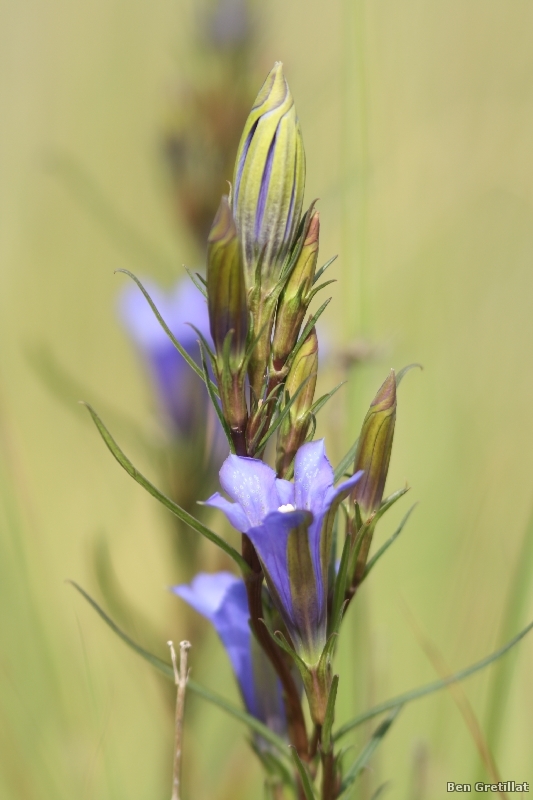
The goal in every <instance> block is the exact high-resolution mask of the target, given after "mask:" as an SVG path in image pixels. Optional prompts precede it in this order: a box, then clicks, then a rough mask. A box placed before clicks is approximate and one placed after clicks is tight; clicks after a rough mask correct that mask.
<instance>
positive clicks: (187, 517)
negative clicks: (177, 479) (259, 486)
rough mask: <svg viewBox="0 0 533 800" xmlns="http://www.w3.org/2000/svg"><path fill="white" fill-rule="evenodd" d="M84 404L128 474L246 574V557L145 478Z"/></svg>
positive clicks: (95, 415) (95, 414) (91, 410)
mask: <svg viewBox="0 0 533 800" xmlns="http://www.w3.org/2000/svg"><path fill="white" fill-rule="evenodd" d="M84 405H85V406H86V408H87V410H88V411H89V413H90V415H91V417H92V418H93V421H94V424H95V425H96V427H97V428H98V430H99V432H100V436H101V437H102V439H103V440H104V442H105V443H106V445H107V447H108V449H109V450H110V452H111V453H112V454H113V455H114V457H115V458H116V460H117V461H118V463H119V464H120V466H121V467H123V468H124V469H125V470H126V472H127V473H128V475H131V477H132V478H133V479H134V480H136V481H137V483H139V484H140V485H141V486H142V487H143V488H144V489H146V491H147V492H148V493H149V494H151V495H152V497H155V498H156V500H159V502H160V503H162V505H164V506H165V507H166V508H168V509H169V511H172V513H173V514H174V515H175V516H176V517H178V519H180V520H181V521H182V522H185V524H186V525H189V527H190V528H192V529H193V530H195V531H197V532H198V533H201V534H202V536H205V538H206V539H209V541H210V542H213V543H214V544H216V545H217V547H220V549H221V550H223V551H224V552H225V553H227V555H228V556H230V558H232V559H233V560H234V561H235V563H236V564H237V565H238V567H239V569H241V570H242V572H243V574H246V573H247V572H248V569H249V567H248V565H247V563H246V561H245V560H244V558H243V557H242V556H241V554H240V553H238V552H237V550H235V548H234V547H232V546H231V545H230V544H228V543H227V542H225V541H224V539H222V538H221V537H220V536H218V534H216V533H215V532H214V531H212V530H210V528H207V527H206V526H205V525H203V524H202V523H201V522H200V521H199V520H197V519H196V518H195V517H193V516H192V514H189V512H188V511H185V509H184V508H182V507H181V506H179V505H178V504H177V503H175V502H174V501H173V500H171V499H170V498H169V497H167V496H166V495H164V494H163V493H162V492H160V491H159V489H156V487H155V486H154V485H153V484H152V483H150V481H149V480H148V479H147V478H145V477H144V475H142V474H141V473H140V472H139V471H138V470H137V469H136V468H135V467H134V466H133V464H132V463H131V461H130V460H129V459H128V458H127V456H126V455H125V454H124V453H123V452H122V450H121V449H120V447H119V446H118V444H117V443H116V442H115V440H114V439H113V437H112V436H111V434H110V433H109V431H108V430H107V428H106V427H105V425H104V423H103V422H102V420H101V419H100V417H99V416H98V414H97V413H96V411H95V410H94V409H93V408H92V407H91V406H90V405H89V404H88V403H84Z"/></svg>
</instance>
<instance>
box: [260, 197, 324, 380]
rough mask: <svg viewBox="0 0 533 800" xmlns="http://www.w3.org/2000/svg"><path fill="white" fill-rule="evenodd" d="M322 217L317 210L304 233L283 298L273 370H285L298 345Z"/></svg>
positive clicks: (277, 326) (276, 334) (307, 303)
mask: <svg viewBox="0 0 533 800" xmlns="http://www.w3.org/2000/svg"><path fill="white" fill-rule="evenodd" d="M319 233H320V218H319V214H318V211H315V213H314V214H313V215H312V216H311V217H310V219H309V224H308V227H307V231H306V232H305V233H304V237H305V238H304V241H303V245H302V249H301V251H300V254H299V256H298V260H297V261H296V264H295V265H294V268H293V270H292V272H291V275H290V278H289V280H288V281H287V284H286V286H285V288H284V289H283V292H282V294H281V297H280V301H279V305H278V311H277V314H276V329H275V332H274V340H273V342H272V360H273V364H274V369H277V370H279V369H282V367H283V365H284V364H285V362H286V360H287V358H288V357H289V355H290V353H291V350H292V349H293V347H294V345H295V344H296V340H297V338H298V334H299V332H300V328H301V326H302V322H303V319H304V317H305V314H306V312H307V308H308V307H309V303H310V302H311V298H312V286H313V279H314V277H315V270H316V262H317V258H318V237H319Z"/></svg>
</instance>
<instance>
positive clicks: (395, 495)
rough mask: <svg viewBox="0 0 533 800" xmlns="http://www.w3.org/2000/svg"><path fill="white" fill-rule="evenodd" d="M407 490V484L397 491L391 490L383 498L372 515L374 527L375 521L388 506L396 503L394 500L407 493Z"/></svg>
mask: <svg viewBox="0 0 533 800" xmlns="http://www.w3.org/2000/svg"><path fill="white" fill-rule="evenodd" d="M408 491H409V486H404V487H403V489H398V491H396V492H393V493H392V494H390V495H389V496H388V497H386V498H385V500H383V502H382V503H381V505H380V507H379V508H378V510H377V511H376V513H375V514H374V516H373V517H372V520H371V522H372V523H373V525H374V527H375V525H376V523H377V521H378V520H379V519H381V517H382V516H383V514H385V512H386V511H388V510H389V508H391V507H392V506H393V505H394V503H396V501H397V500H399V499H400V497H403V496H404V494H407V492H408Z"/></svg>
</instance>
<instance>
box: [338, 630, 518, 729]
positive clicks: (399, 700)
mask: <svg viewBox="0 0 533 800" xmlns="http://www.w3.org/2000/svg"><path fill="white" fill-rule="evenodd" d="M532 628H533V622H530V623H529V625H528V626H527V627H526V628H524V630H522V631H520V633H518V634H517V635H516V636H515V637H513V639H511V640H510V641H509V642H507V644H505V645H504V646H503V647H500V649H499V650H495V651H494V653H491V654H490V655H488V656H485V658H483V659H481V661H477V662H476V663H475V664H471V666H469V667H466V668H465V669H462V670H460V671H459V672H456V673H454V674H453V675H450V676H449V677H448V678H443V679H442V680H438V681H433V682H432V683H428V684H426V685H425V686H419V687H418V688H417V689H412V690H411V691H410V692H405V694H400V695H397V696H396V697H393V698H392V699H391V700H386V701H385V702H384V703H380V704H379V705H377V706H374V708H370V709H369V710H368V711H365V712H364V713H363V714H359V715H358V716H357V717H354V718H353V719H352V720H350V722H347V723H346V724H345V725H343V726H342V727H341V728H339V730H338V731H337V732H336V733H335V734H334V736H333V739H334V741H337V740H338V739H341V738H342V737H343V736H345V735H346V734H347V733H349V731H351V730H353V729H354V728H357V726H358V725H361V724H362V723H363V722H366V721H367V720H368V719H372V718H373V717H377V716H378V714H383V712H385V711H389V710H390V709H391V708H396V706H398V705H404V704H406V703H410V702H412V701H413V700H418V699H419V698H420V697H425V696H426V695H428V694H433V692H439V691H440V690H441V689H444V688H445V687H446V686H449V685H450V683H454V682H456V681H463V680H464V679H465V678H469V677H470V675H474V673H476V672H479V671H480V670H482V669H484V668H485V667H488V666H489V664H491V663H492V662H493V661H496V660H497V659H498V658H501V657H502V656H504V655H505V653H507V652H509V650H511V648H513V647H514V646H515V644H518V642H519V641H520V640H521V639H523V638H524V636H527V634H528V633H529V631H530V630H531V629H532Z"/></svg>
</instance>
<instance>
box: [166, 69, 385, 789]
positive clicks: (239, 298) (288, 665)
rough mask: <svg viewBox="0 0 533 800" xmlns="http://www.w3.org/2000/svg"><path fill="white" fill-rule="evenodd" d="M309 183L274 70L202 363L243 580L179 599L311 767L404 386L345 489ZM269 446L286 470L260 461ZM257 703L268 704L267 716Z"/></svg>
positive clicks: (223, 233) (261, 101)
mask: <svg viewBox="0 0 533 800" xmlns="http://www.w3.org/2000/svg"><path fill="white" fill-rule="evenodd" d="M304 184H305V156H304V150H303V142H302V135H301V130H300V125H299V122H298V117H297V114H296V110H295V106H294V101H293V98H292V95H291V93H290V90H289V87H288V84H287V82H286V80H285V77H284V74H283V69H282V65H281V64H280V63H277V64H275V66H274V68H273V69H272V71H271V72H270V74H269V75H268V77H267V79H266V81H265V83H264V85H263V87H262V89H261V91H260V92H259V94H258V96H257V99H256V101H255V104H254V106H253V108H252V111H251V113H250V115H249V118H248V120H247V122H246V125H245V127H244V131H243V134H242V137H241V142H240V145H239V149H238V153H237V159H236V164H235V173H234V183H233V188H232V192H231V193H230V195H228V196H225V197H223V198H222V200H221V202H220V206H219V209H218V212H217V214H216V217H215V220H214V222H213V224H212V227H211V231H210V234H209V237H208V242H207V245H208V247H207V275H206V294H207V308H208V314H209V331H210V338H211V342H212V345H213V350H212V351H211V350H210V348H209V341H208V337H205V336H202V337H201V338H202V348H203V350H204V351H205V352H206V353H207V354H208V355H209V357H210V361H211V364H212V367H213V375H214V378H215V383H216V387H217V390H218V397H219V400H218V399H217V398H216V397H213V393H212V392H211V395H212V399H213V400H214V402H215V404H216V407H217V410H218V414H219V416H220V418H221V420H222V425H223V427H224V430H225V432H226V435H227V439H228V444H229V448H230V454H229V456H228V457H227V458H226V460H225V461H224V463H223V464H222V467H221V469H220V473H219V478H220V485H221V488H222V490H223V492H224V494H221V493H219V492H216V493H215V494H213V495H212V496H211V497H210V498H209V499H208V500H207V501H206V505H207V506H210V507H214V508H217V509H219V510H220V511H222V512H223V513H224V514H225V516H226V517H227V519H228V520H229V522H230V523H231V525H232V526H233V527H234V528H235V529H236V530H237V531H239V532H240V533H241V535H242V558H243V559H244V563H245V565H246V569H245V570H244V574H243V578H244V580H241V579H238V578H236V577H232V576H231V575H229V574H228V573H220V574H217V575H211V576H209V575H206V574H201V575H199V576H197V577H196V578H195V579H194V580H193V582H192V583H191V585H190V586H187V585H185V586H179V587H176V588H175V589H174V591H175V593H176V594H178V595H179V596H180V597H182V598H183V599H184V600H186V601H187V602H188V603H189V604H190V605H191V606H192V607H193V608H195V609H196V610H197V611H199V612H200V613H201V614H203V615H204V616H206V617H207V618H208V619H209V620H210V621H211V622H212V623H213V625H214V626H215V628H216V629H217V631H218V633H219V635H220V638H221V639H222V642H223V643H224V645H225V647H226V650H227V652H228V655H229V658H230V660H231V663H232V665H233V668H234V671H235V674H236V677H237V680H238V683H239V686H240V689H241V693H242V696H243V700H244V703H245V705H246V708H247V709H248V711H249V713H251V714H253V715H255V716H257V717H258V718H259V719H261V720H262V721H266V720H271V721H272V720H274V722H272V724H274V725H277V726H278V727H277V730H280V720H283V721H284V722H283V724H284V726H285V725H286V727H284V728H283V730H284V731H286V735H287V736H288V737H289V739H290V741H291V742H292V743H293V744H294V745H295V746H296V748H297V750H298V753H299V756H300V758H302V759H304V760H309V758H311V757H312V752H311V750H310V749H309V748H310V744H309V739H308V737H307V732H306V730H305V721H304V715H303V713H302V710H301V703H302V697H301V688H300V687H303V689H304V691H305V695H306V697H307V700H308V703H309V710H310V713H311V717H312V720H313V722H314V724H315V725H316V726H317V728H316V730H317V731H320V730H321V729H322V727H323V726H324V724H325V723H326V720H327V715H328V703H329V702H330V694H331V686H332V657H333V653H334V649H335V642H336V636H337V634H338V631H339V627H340V622H341V620H342V617H343V613H344V611H345V608H346V606H347V604H348V603H349V602H350V600H351V598H352V597H353V596H354V594H355V592H356V590H357V588H358V586H359V585H360V583H361V581H362V580H363V578H364V575H365V568H366V564H367V560H368V554H369V550H370V545H371V541H372V536H373V532H374V528H375V525H376V522H377V520H378V519H379V517H380V515H381V513H383V510H385V508H386V507H387V505H388V504H387V502H385V503H382V498H383V490H384V485H385V480H386V476H387V471H388V466H389V459H390V451H391V446H392V439H393V434H394V425H395V416H396V376H395V374H394V372H391V374H390V375H389V377H388V378H387V380H386V381H385V383H384V384H383V387H382V388H381V389H380V391H379V392H378V395H377V396H376V398H375V400H374V401H373V403H372V405H371V407H370V410H369V412H368V415H367V417H366V418H365V421H364V423H363V428H362V431H361V436H360V438H359V441H358V444H357V446H356V447H354V448H352V450H351V451H350V453H349V455H348V460H347V461H346V463H345V464H344V465H343V466H342V469H341V470H340V472H339V475H338V477H339V478H340V479H341V482H340V483H338V484H337V485H335V484H336V479H335V471H334V470H333V468H332V466H331V464H330V462H329V460H328V458H327V456H326V452H325V445H324V441H323V440H318V441H313V433H314V429H315V416H316V413H318V411H319V409H320V407H321V406H322V405H323V404H324V402H325V401H326V400H327V399H328V396H325V397H324V398H320V399H319V400H318V401H316V402H315V401H314V393H315V387H316V379H317V371H318V339H317V335H316V329H315V323H316V320H317V318H318V316H319V313H320V311H319V312H318V313H317V314H315V315H312V316H310V317H309V318H308V320H307V322H306V315H307V314H308V309H309V306H310V303H311V301H312V299H313V297H314V295H315V294H316V293H317V291H319V290H320V289H321V288H322V287H323V286H324V285H325V284H322V285H319V286H315V283H316V277H317V272H316V267H317V258H318V244H319V232H320V223H319V216H318V212H317V211H316V210H315V208H314V204H312V205H311V207H310V208H309V209H308V211H307V212H306V213H305V214H303V215H302V207H303V193H304ZM206 380H209V378H208V376H207V374H206ZM274 434H275V435H276V456H275V463H276V469H273V468H272V467H270V466H269V465H268V464H267V463H265V461H264V457H265V448H266V445H267V444H268V442H269V441H270V440H271V437H272V436H273V435H274ZM346 471H348V475H347V479H342V478H343V475H344V473H346ZM400 494H401V493H400ZM398 496H399V495H398ZM343 503H344V504H345V505H344V511H345V513H343V514H342V515H340V516H339V515H338V511H339V507H340V506H341V504H343ZM389 505H390V502H389ZM341 518H342V519H344V520H345V541H344V545H343V548H342V559H341V562H340V566H339V565H338V564H337V545H336V544H335V542H336V539H337V538H338V530H339V529H340V521H341ZM263 579H264V581H265V584H266V586H263V585H262V583H263ZM261 661H262V662H263V663H264V664H267V665H268V670H265V669H262V670H261V671H260V672H261V675H262V683H261V685H260V686H259V685H258V683H257V675H258V674H259V671H258V670H257V668H254V664H255V665H257V664H259V663H260V662H261ZM295 670H296V675H297V679H295ZM272 676H276V679H275V680H274V681H273V680H272V679H271V678H272ZM273 687H274V688H273ZM274 689H275V690H274ZM259 696H261V697H263V698H264V700H265V703H266V705H265V704H263V705H262V706H261V707H260V706H259V704H258V697H259ZM281 698H282V699H283V703H284V708H285V711H284V713H283V714H280V713H279V708H280V701H281ZM267 707H268V708H267ZM268 724H271V723H268ZM319 735H320V734H319ZM325 752H326V748H324V753H323V755H324V754H325ZM331 780H333V778H332V779H331ZM333 796H334V795H333V794H331V797H333Z"/></svg>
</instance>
